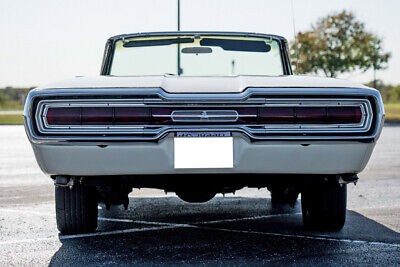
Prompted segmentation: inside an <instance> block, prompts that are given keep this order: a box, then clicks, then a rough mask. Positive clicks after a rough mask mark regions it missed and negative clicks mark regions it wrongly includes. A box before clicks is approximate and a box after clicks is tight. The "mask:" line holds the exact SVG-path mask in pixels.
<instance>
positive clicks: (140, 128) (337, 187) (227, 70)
mask: <svg viewBox="0 0 400 267" xmlns="http://www.w3.org/2000/svg"><path fill="white" fill-rule="evenodd" d="M384 115H385V114H384V110H383V105H382V100H381V97H380V94H379V92H378V91H376V90H375V89H371V88H368V87H365V86H364V85H361V84H358V83H354V82H350V81H345V80H338V79H330V78H316V77H303V76H294V75H292V70H291V66H290V61H289V55H288V50H287V41H286V40H285V39H284V38H282V37H279V36H275V35H266V34H255V33H231V32H167V33H165V32H164V33H159V32H155V33H139V34H127V35H119V36H115V37H112V38H110V39H109V40H108V41H107V44H106V48H105V53H104V59H103V63H102V68H101V75H100V76H98V77H93V78H89V77H77V78H75V79H72V80H67V81H62V82H57V83H53V84H49V85H47V86H43V87H39V88H36V89H35V90H33V91H31V92H30V93H29V96H28V99H27V101H26V105H25V111H24V121H25V128H26V132H27V135H28V138H29V140H30V142H31V143H32V147H33V150H34V152H35V156H36V159H37V162H38V164H39V166H40V168H41V169H42V170H43V172H44V173H46V174H48V175H50V177H51V178H52V179H53V180H54V183H55V194H56V195H55V196H56V214H57V225H58V229H59V231H60V232H61V233H63V234H71V233H84V232H90V231H95V230H96V227H97V206H98V203H99V202H101V203H104V204H105V205H106V207H109V206H110V205H124V206H125V207H127V205H128V194H129V193H130V192H131V191H132V188H143V187H148V188H159V189H163V190H165V191H166V192H176V194H177V195H178V196H179V197H180V198H181V199H183V200H185V201H187V202H206V201H208V200H210V199H212V198H213V197H214V196H215V195H216V194H217V193H230V192H234V191H235V190H239V189H241V188H243V187H257V188H260V187H267V188H268V189H269V190H270V191H271V196H272V205H273V207H276V206H277V205H278V204H279V205H280V204H282V203H283V204H284V203H287V204H291V205H294V203H295V202H296V199H297V197H298V195H299V193H301V203H302V211H303V221H304V224H305V226H307V227H312V228H319V229H325V230H340V229H341V228H342V227H343V225H344V222H345V214H346V194H347V193H346V184H347V183H350V182H356V181H357V179H358V177H357V173H359V172H361V171H362V170H363V169H364V167H365V166H366V164H367V162H368V160H369V158H370V156H371V153H372V150H373V149H374V146H375V144H376V141H377V139H378V137H379V134H380V132H381V129H382V126H383V120H384Z"/></svg>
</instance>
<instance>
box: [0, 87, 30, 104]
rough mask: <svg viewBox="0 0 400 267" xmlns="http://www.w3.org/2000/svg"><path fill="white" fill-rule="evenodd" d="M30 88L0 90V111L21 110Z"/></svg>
mask: <svg viewBox="0 0 400 267" xmlns="http://www.w3.org/2000/svg"><path fill="white" fill-rule="evenodd" d="M31 89H32V88H12V87H6V88H0V110H21V109H23V107H24V101H25V98H26V96H27V94H28V93H29V91H30V90H31Z"/></svg>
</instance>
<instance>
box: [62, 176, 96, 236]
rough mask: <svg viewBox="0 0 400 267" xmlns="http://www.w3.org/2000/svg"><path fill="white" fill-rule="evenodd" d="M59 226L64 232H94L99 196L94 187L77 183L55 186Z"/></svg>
mask: <svg viewBox="0 0 400 267" xmlns="http://www.w3.org/2000/svg"><path fill="white" fill-rule="evenodd" d="M55 197H56V219H57V228H58V230H59V231H60V232H61V233H62V234H79V233H90V232H94V231H95V230H96V228H97V198H96V194H95V191H94V189H93V188H90V187H88V186H85V185H82V184H80V183H76V184H74V185H73V187H72V188H70V187H65V186H57V185H56V187H55Z"/></svg>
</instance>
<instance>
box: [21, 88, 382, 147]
mask: <svg viewBox="0 0 400 267" xmlns="http://www.w3.org/2000/svg"><path fill="white" fill-rule="evenodd" d="M265 95H267V96H279V97H282V98H284V97H285V96H286V97H287V96H299V97H300V98H301V97H307V96H310V95H319V96H320V97H321V98H319V100H324V101H329V102H330V99H329V100H327V99H322V97H324V96H329V97H333V96H339V97H346V96H347V97H362V98H360V99H362V100H363V101H366V102H365V103H367V104H365V103H364V104H363V105H364V106H363V107H364V109H365V112H366V114H372V107H371V105H370V103H369V101H367V100H366V99H365V97H367V96H369V97H373V98H374V99H375V103H376V104H375V109H376V111H377V113H376V125H375V128H374V129H373V132H372V133H371V134H370V135H356V136H335V135H333V136H308V135H305V136H284V135H279V136H271V135H268V133H274V134H275V133H281V132H280V131H282V129H274V128H272V129H270V128H264V129H263V128H260V127H259V125H258V126H257V125H243V126H240V127H238V126H237V125H235V126H234V128H233V127H232V125H226V126H223V127H222V126H217V127H216V126H189V127H190V129H189V128H187V127H183V126H179V127H178V126H175V127H174V128H166V127H161V128H159V129H154V126H151V127H142V126H134V127H131V129H129V130H130V131H131V132H129V136H123V137H116V136H112V135H111V136H73V135H71V136H62V137H60V136H58V137H57V136H39V135H37V134H36V132H35V130H34V129H33V125H32V119H35V116H34V114H32V109H33V102H34V100H35V99H36V98H38V97H41V98H42V97H43V98H46V97H63V96H65V97H74V98H76V97H79V96H84V97H87V96H90V97H96V96H100V98H99V99H100V100H101V99H102V97H101V96H103V99H104V97H105V98H106V97H117V98H118V99H115V101H118V102H119V103H118V105H132V104H135V105H140V106H143V105H149V104H152V105H157V106H161V105H171V104H172V103H174V104H176V105H180V104H188V103H196V104H199V105H200V104H203V105H204V104H207V105H209V104H217V103H219V104H224V106H225V105H228V104H231V105H240V107H244V106H246V105H248V104H249V105H251V106H254V105H253V104H256V103H258V104H261V103H263V104H266V105H268V104H274V103H271V100H272V102H273V101H276V99H271V98H268V99H266V98H264V97H263V98H261V99H260V98H259V97H260V96H265ZM124 96H129V97H132V98H134V100H132V98H131V99H129V100H125V99H121V97H124ZM149 96H150V97H152V98H148V97H149ZM143 97H146V98H143ZM282 98H281V100H282ZM154 100H156V101H154ZM285 100H286V101H289V102H290V101H292V100H290V99H285ZM294 100H296V99H294ZM301 100H302V101H303V100H304V99H303V98H302V99H301ZM315 100H317V99H312V101H315ZM345 100H346V101H351V100H353V101H354V99H345ZM56 101H63V100H56ZM78 101H82V99H80V100H78ZM204 101H206V102H204ZM297 101H299V100H298V99H297ZM127 102H130V103H127ZM112 104H114V103H112ZM158 104H161V105H158ZM280 104H282V103H280ZM288 104H289V103H288ZM292 104H293V103H292ZM41 108H42V107H41ZM363 115H364V113H363ZM364 117H365V116H363V118H364ZM383 119H384V109H383V104H382V99H381V97H380V94H379V92H378V91H376V90H374V89H366V88H360V89H353V88H249V89H247V90H246V91H244V92H242V93H232V94H170V93H166V92H165V91H163V90H162V89H160V88H132V89H121V88H120V89H46V90H33V91H31V92H30V93H29V95H28V98H27V101H26V104H25V110H24V121H25V126H26V132H27V134H28V137H29V139H30V141H31V142H34V143H59V142H60V141H61V142H64V141H73V140H79V141H84V140H87V141H113V140H119V141H124V140H126V141H130V140H132V141H141V140H143V141H145V140H147V141H157V140H159V139H160V138H161V137H162V136H165V135H166V134H168V133H170V132H176V131H232V132H241V133H244V134H246V135H247V136H249V137H251V138H253V139H256V140H365V139H369V140H370V139H372V140H375V139H376V138H377V137H378V136H379V134H380V131H381V129H382V124H383ZM40 121H41V120H39V121H36V122H37V123H38V126H39V127H40V125H39V123H40ZM365 122H366V123H367V125H370V123H371V122H372V116H367V119H366V121H365ZM281 126H282V125H279V127H281ZM290 126H293V125H287V127H288V128H289V129H285V130H284V131H283V132H286V133H288V130H290ZM313 126H314V125H313ZM316 126H317V127H318V125H316ZM325 126H326V125H325ZM336 126H337V127H338V128H339V127H340V126H338V125H335V126H334V127H336ZM270 127H274V125H271V126H270ZM97 130H98V129H97V128H96V131H97ZM117 130H118V131H116V132H113V133H112V134H113V135H114V134H127V132H126V130H127V129H123V131H121V129H117ZM294 130H295V131H296V129H294ZM304 130H305V129H304V128H302V131H304ZM340 130H341V131H343V130H345V129H343V128H340ZM309 131H310V133H315V129H310V130H309ZM289 132H290V131H289ZM326 132H331V131H330V129H327V130H326V131H325V133H326ZM356 132H359V131H356ZM108 133H109V132H108ZM148 134H151V135H152V136H146V135H148ZM260 135H263V136H260Z"/></svg>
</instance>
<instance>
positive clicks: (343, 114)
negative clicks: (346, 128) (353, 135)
mask: <svg viewBox="0 0 400 267" xmlns="http://www.w3.org/2000/svg"><path fill="white" fill-rule="evenodd" d="M327 113H328V114H327V116H328V121H329V123H359V122H360V121H361V117H362V114H361V108H360V107H328V112H327Z"/></svg>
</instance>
